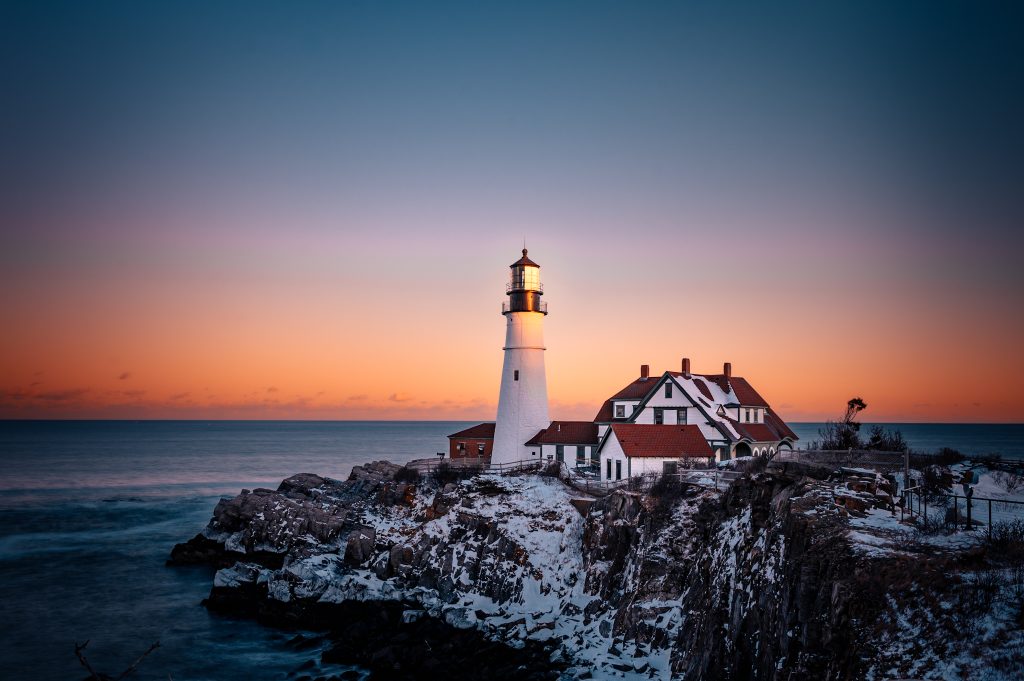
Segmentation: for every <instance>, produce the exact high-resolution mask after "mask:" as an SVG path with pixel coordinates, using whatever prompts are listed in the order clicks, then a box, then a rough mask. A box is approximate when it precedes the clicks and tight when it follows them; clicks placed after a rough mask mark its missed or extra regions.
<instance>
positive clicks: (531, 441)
mask: <svg viewBox="0 0 1024 681" xmlns="http://www.w3.org/2000/svg"><path fill="white" fill-rule="evenodd" d="M546 430H547V428H541V429H540V430H538V431H537V434H536V435H534V436H533V437H531V438H530V439H529V440H527V441H526V446H527V447H535V446H537V445H539V444H540V436H541V435H543V434H544V431H546Z"/></svg>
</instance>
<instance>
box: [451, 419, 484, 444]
mask: <svg viewBox="0 0 1024 681" xmlns="http://www.w3.org/2000/svg"><path fill="white" fill-rule="evenodd" d="M448 437H449V439H450V438H453V437H461V438H465V439H467V440H493V439H494V424H493V423H478V424H477V425H475V426H472V427H470V428H466V429H465V430H460V431H459V432H457V433H452V434H451V435H449V436H448Z"/></svg>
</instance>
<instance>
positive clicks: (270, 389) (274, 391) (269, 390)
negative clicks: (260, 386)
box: [267, 385, 277, 393]
mask: <svg viewBox="0 0 1024 681" xmlns="http://www.w3.org/2000/svg"><path fill="white" fill-rule="evenodd" d="M267 392H268V393H276V392H277V386H273V385H272V386H270V387H269V388H267Z"/></svg>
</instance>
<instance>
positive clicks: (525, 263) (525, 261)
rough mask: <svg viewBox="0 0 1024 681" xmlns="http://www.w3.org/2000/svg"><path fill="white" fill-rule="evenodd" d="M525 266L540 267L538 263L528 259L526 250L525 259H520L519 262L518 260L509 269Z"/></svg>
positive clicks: (524, 250) (524, 251)
mask: <svg viewBox="0 0 1024 681" xmlns="http://www.w3.org/2000/svg"><path fill="white" fill-rule="evenodd" d="M524 266H525V267H540V265H538V264H537V263H535V262H534V261H532V260H530V259H529V258H528V257H526V249H525V248H524V249H523V257H521V258H519V260H516V261H515V262H514V263H512V264H511V265H509V267H524Z"/></svg>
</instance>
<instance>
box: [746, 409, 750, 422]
mask: <svg viewBox="0 0 1024 681" xmlns="http://www.w3.org/2000/svg"><path fill="white" fill-rule="evenodd" d="M746 413H747V423H750V410H749V409H747V410H746Z"/></svg>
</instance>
